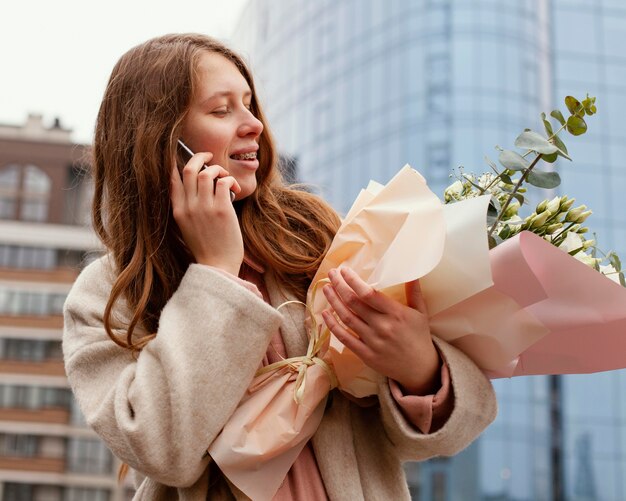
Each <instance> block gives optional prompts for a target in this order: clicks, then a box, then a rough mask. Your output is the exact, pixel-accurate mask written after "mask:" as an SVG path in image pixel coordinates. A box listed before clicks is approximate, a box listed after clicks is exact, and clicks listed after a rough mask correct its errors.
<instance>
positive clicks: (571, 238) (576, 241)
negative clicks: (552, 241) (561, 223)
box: [559, 231, 583, 257]
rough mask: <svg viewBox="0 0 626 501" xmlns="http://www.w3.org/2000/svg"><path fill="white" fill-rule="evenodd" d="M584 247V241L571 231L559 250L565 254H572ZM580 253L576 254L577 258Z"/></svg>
mask: <svg viewBox="0 0 626 501" xmlns="http://www.w3.org/2000/svg"><path fill="white" fill-rule="evenodd" d="M582 246H583V239H582V238H581V237H580V235H578V233H573V232H571V231H568V232H567V235H566V236H565V239H564V240H563V242H561V245H559V249H561V250H564V251H565V252H572V251H573V250H575V249H580V248H581V247H582ZM578 254H580V252H578V253H577V254H576V256H574V257H577V256H578Z"/></svg>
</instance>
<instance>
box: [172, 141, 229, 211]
mask: <svg viewBox="0 0 626 501" xmlns="http://www.w3.org/2000/svg"><path fill="white" fill-rule="evenodd" d="M178 146H180V149H181V150H182V151H183V153H184V155H183V156H184V157H185V158H186V161H187V162H188V161H189V160H190V159H191V157H193V155H194V152H193V151H191V149H190V148H189V147H188V146H187V145H186V144H185V143H183V142H182V140H180V139H179V140H178ZM206 168H207V165H206V164H205V165H204V166H203V167H202V169H200V172H202V170H203V169H206ZM230 201H231V202H234V201H235V193H234V192H233V190H230Z"/></svg>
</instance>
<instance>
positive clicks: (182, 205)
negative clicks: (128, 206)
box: [170, 153, 243, 275]
mask: <svg viewBox="0 0 626 501" xmlns="http://www.w3.org/2000/svg"><path fill="white" fill-rule="evenodd" d="M212 158H213V154H212V153H196V154H195V155H194V156H193V157H192V158H191V159H190V160H189V162H187V164H186V165H185V167H184V168H183V170H182V179H181V174H180V173H179V170H178V167H177V166H174V168H173V169H172V176H171V193H170V198H171V200H172V210H173V213H174V219H175V220H176V223H177V224H178V227H179V228H180V231H181V233H182V236H183V239H184V240H185V243H186V244H187V246H188V247H189V250H190V251H191V253H192V254H193V256H194V258H195V259H196V262H197V263H200V264H207V265H210V266H215V267H217V268H221V269H223V270H225V271H228V272H229V273H232V274H233V275H238V274H239V268H240V267H241V263H242V261H243V238H242V236H241V229H240V228H239V221H238V220H237V213H236V212H235V209H234V207H233V204H232V202H231V201H230V192H231V191H233V192H235V194H237V193H239V192H240V191H241V188H240V187H239V184H238V183H237V181H236V180H235V178H234V177H232V176H229V175H228V171H226V169H224V168H223V167H221V166H219V165H210V166H209V165H208V163H209V162H210V161H211V159H212ZM205 164H206V165H207V167H206V168H205V169H204V170H202V167H203V166H204V165H205ZM201 170H202V171H201Z"/></svg>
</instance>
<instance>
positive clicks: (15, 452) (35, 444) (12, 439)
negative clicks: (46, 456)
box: [0, 433, 39, 457]
mask: <svg viewBox="0 0 626 501" xmlns="http://www.w3.org/2000/svg"><path fill="white" fill-rule="evenodd" d="M38 450H39V438H38V437H36V436H35V435H11V434H7V433H0V455H2V456H17V457H33V456H36V455H37V452H38Z"/></svg>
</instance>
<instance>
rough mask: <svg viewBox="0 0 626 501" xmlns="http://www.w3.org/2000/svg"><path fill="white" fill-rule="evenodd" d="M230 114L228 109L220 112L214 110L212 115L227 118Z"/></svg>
mask: <svg viewBox="0 0 626 501" xmlns="http://www.w3.org/2000/svg"><path fill="white" fill-rule="evenodd" d="M229 112H230V110H229V109H228V108H220V109H219V110H213V111H212V112H211V114H212V115H218V116H226V115H227V114H228V113H229Z"/></svg>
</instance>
